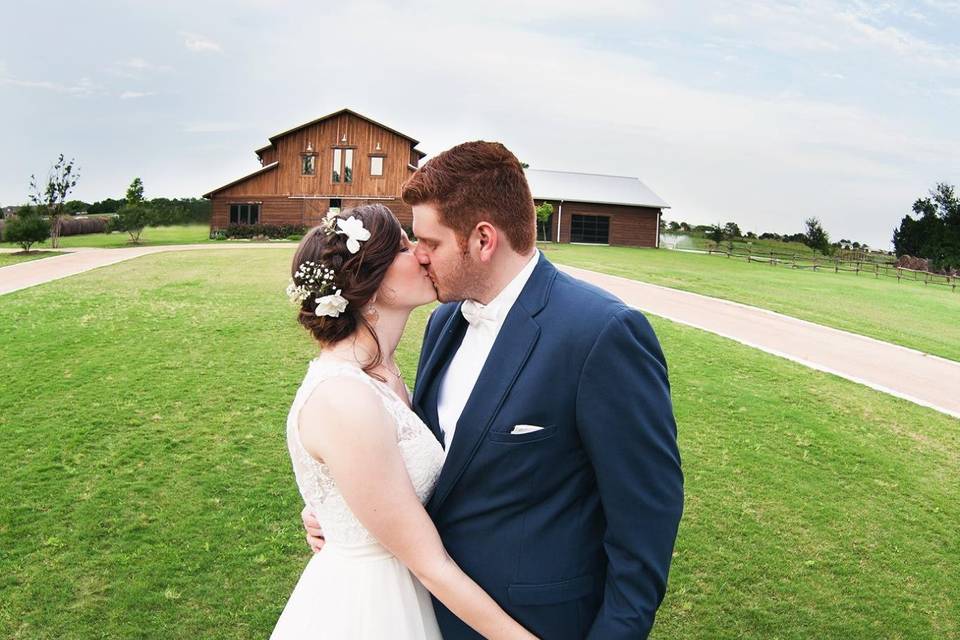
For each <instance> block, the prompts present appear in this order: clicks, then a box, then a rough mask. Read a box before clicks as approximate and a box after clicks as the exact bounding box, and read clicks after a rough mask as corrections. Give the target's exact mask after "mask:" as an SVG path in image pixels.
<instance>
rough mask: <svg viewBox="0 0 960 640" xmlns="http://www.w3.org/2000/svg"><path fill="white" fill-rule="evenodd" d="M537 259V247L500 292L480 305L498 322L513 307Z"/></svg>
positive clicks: (531, 273)
mask: <svg viewBox="0 0 960 640" xmlns="http://www.w3.org/2000/svg"><path fill="white" fill-rule="evenodd" d="M539 259H540V250H539V249H537V250H536V251H534V254H533V256H532V257H531V258H530V260H529V261H528V262H527V264H526V265H524V267H523V269H521V270H520V272H519V273H517V275H515V276H514V277H513V280H511V281H510V282H509V283H507V286H505V287H504V288H503V289H501V290H500V293H498V294H497V295H496V297H494V299H493V300H491V301H490V303H489V304H487V305H481V306H484V307H485V308H486V309H487V310H489V311H492V312H493V313H495V314H496V316H497V323H498V324H499V323H502V322H503V320H504V318H506V317H507V314H508V313H509V312H510V309H512V308H513V304H514V303H515V302H516V301H517V298H519V297H520V292H521V291H523V287H524V285H526V284H527V280H529V279H530V276H531V275H533V270H534V269H535V268H536V266H537V262H538V261H539ZM478 304H479V303H478Z"/></svg>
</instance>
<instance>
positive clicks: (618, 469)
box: [308, 142, 683, 640]
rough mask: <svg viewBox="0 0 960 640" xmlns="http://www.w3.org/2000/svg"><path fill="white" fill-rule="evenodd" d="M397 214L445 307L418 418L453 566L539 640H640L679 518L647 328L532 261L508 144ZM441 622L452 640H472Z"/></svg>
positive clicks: (414, 186)
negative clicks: (431, 446)
mask: <svg viewBox="0 0 960 640" xmlns="http://www.w3.org/2000/svg"><path fill="white" fill-rule="evenodd" d="M403 200H404V202H406V203H408V204H410V205H412V207H413V218H414V233H415V235H416V236H417V238H418V244H417V249H416V255H417V256H418V258H419V259H420V262H421V264H423V265H424V266H425V267H426V268H427V270H428V272H429V274H430V277H431V278H432V279H433V282H434V285H435V286H436V288H437V293H438V297H439V299H440V301H441V302H444V303H446V304H443V305H441V306H439V307H438V308H437V309H436V310H435V311H434V313H433V315H432V316H431V317H430V320H429V321H428V323H427V329H426V335H425V337H424V342H423V349H422V351H421V355H420V364H419V369H418V371H417V381H416V387H415V392H414V398H413V405H414V409H415V410H416V412H417V413H418V414H419V415H420V417H421V418H422V419H423V421H424V422H425V423H426V424H427V426H429V427H430V429H431V430H433V432H434V434H435V435H436V436H437V438H438V439H439V440H440V441H441V442H442V443H443V445H444V449H445V450H446V452H447V457H446V461H445V463H444V466H443V471H442V472H441V474H440V478H439V479H438V481H437V485H436V488H435V490H434V493H433V497H432V498H431V500H430V502H429V503H428V504H427V510H428V512H429V513H430V516H431V517H432V518H433V520H434V522H435V523H436V526H437V529H438V531H439V532H440V535H441V537H442V539H443V542H444V545H445V546H446V548H447V551H448V552H449V554H450V555H451V557H452V558H453V559H454V560H455V561H456V562H457V563H458V564H459V565H460V566H461V567H462V568H463V570H464V571H465V572H466V573H467V574H468V575H470V576H471V577H472V578H473V579H474V580H475V581H476V582H477V583H478V584H479V585H480V586H481V587H483V588H484V589H485V590H486V591H487V592H488V593H489V594H490V595H491V596H492V597H493V598H494V599H495V600H496V601H497V602H498V603H500V605H501V606H502V607H503V608H504V609H505V610H506V611H507V612H508V613H509V614H510V615H511V616H513V617H514V618H515V619H516V620H517V621H519V622H520V623H521V624H523V625H524V626H525V627H527V628H528V629H529V630H530V631H532V632H533V633H535V634H536V635H537V636H539V637H541V638H547V639H550V640H554V639H565V638H570V639H574V638H591V639H596V640H614V639H619V638H624V639H626V638H630V639H636V638H645V637H646V636H647V634H648V633H649V632H650V628H651V626H652V625H653V620H654V615H655V613H656V610H657V607H658V606H659V605H660V602H661V600H662V599H663V595H664V592H665V590H666V584H667V572H668V570H669V567H670V558H671V554H672V551H673V545H674V540H675V539H676V535H677V526H678V524H679V521H680V514H681V511H682V509H683V475H682V473H681V470H680V454H679V451H678V449H677V439H676V425H675V423H674V418H673V410H672V406H671V401H670V386H669V381H668V378H667V367H666V362H665V360H664V356H663V353H662V351H661V349H660V345H659V343H658V341H657V338H656V336H655V335H654V333H653V330H652V329H651V327H650V325H649V324H648V322H647V321H646V319H645V318H644V316H643V315H642V314H641V313H640V312H638V311H636V310H634V309H631V308H630V307H628V306H626V305H625V304H624V303H623V302H621V301H620V300H618V299H617V298H616V297H614V296H612V295H610V294H609V293H606V292H605V291H602V290H601V289H598V288H596V287H593V286H591V285H589V284H587V283H585V282H582V281H580V280H576V279H574V278H571V277H570V276H567V275H566V274H563V273H561V272H559V271H558V270H557V269H556V268H555V267H554V266H553V265H552V264H551V263H550V261H548V260H547V259H546V257H545V256H543V255H542V254H541V253H540V252H539V251H538V250H537V249H536V244H535V239H536V214H535V212H534V207H533V201H532V198H531V195H530V188H529V186H528V185H527V181H526V176H525V175H524V173H523V169H522V167H521V165H520V162H519V161H518V160H517V158H516V157H515V156H514V155H513V154H512V153H511V152H510V151H508V150H507V149H506V148H505V147H504V146H503V145H501V144H498V143H491V142H468V143H464V144H461V145H458V146H456V147H453V148H452V149H449V150H447V151H445V152H443V153H441V154H440V155H438V156H436V157H435V158H433V159H431V160H430V161H429V162H427V163H426V164H425V165H424V166H423V167H421V168H420V169H418V170H417V171H416V173H414V174H413V176H411V177H410V179H409V180H408V181H407V183H406V184H405V185H404V190H403ZM460 301H463V302H460ZM309 525H311V526H308V531H310V529H311V528H312V525H315V522H309ZM314 532H315V530H314ZM308 538H309V536H308ZM311 542H312V544H314V545H315V546H316V545H319V544H322V542H321V541H319V540H317V539H313V540H311ZM434 608H435V609H436V613H437V619H438V621H439V623H440V628H441V631H442V633H443V637H444V638H445V639H446V640H458V639H464V640H466V639H468V638H469V639H473V638H479V636H478V635H477V634H476V633H475V632H474V631H473V630H471V629H470V628H469V627H467V626H466V625H465V624H464V623H463V622H461V621H460V620H459V619H458V618H456V617H455V616H454V615H453V614H451V613H450V612H449V611H448V610H447V609H446V608H445V607H444V606H443V605H442V604H440V603H439V602H438V601H436V600H434Z"/></svg>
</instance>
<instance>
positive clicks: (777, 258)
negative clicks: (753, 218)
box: [707, 248, 958, 291]
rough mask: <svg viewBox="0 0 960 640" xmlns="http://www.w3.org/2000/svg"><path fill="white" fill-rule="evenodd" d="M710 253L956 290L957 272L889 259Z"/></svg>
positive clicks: (739, 252)
mask: <svg viewBox="0 0 960 640" xmlns="http://www.w3.org/2000/svg"><path fill="white" fill-rule="evenodd" d="M707 253H709V254H710V255H713V254H715V253H716V254H719V255H725V256H727V257H728V258H745V259H746V261H747V262H765V263H767V264H769V265H771V266H778V265H779V266H787V267H791V268H793V269H812V270H813V271H827V270H831V271H833V272H834V273H839V272H841V271H849V272H852V273H855V274H856V275H858V276H859V275H860V274H861V273H863V274H866V275H873V277H875V278H880V277H881V276H882V277H889V278H896V279H897V282H900V281H901V280H911V281H915V282H923V284H925V285H930V284H932V285H942V286H947V287H950V290H951V291H956V290H957V280H958V276H949V275H943V274H940V273H931V272H929V271H916V270H914V269H906V268H904V267H898V266H896V265H894V264H891V263H883V262H874V261H870V260H842V259H841V258H839V257H836V258H832V257H830V256H810V255H801V254H796V253H794V254H789V253H778V252H776V251H753V250H751V249H747V250H746V251H727V250H724V249H718V248H708V249H707Z"/></svg>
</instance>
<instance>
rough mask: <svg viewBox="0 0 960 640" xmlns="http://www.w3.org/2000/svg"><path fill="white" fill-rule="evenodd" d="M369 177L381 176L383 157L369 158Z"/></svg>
mask: <svg viewBox="0 0 960 640" xmlns="http://www.w3.org/2000/svg"><path fill="white" fill-rule="evenodd" d="M370 175H372V176H382V175H383V156H370Z"/></svg>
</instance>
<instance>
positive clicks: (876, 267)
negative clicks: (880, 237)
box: [873, 262, 880, 278]
mask: <svg viewBox="0 0 960 640" xmlns="http://www.w3.org/2000/svg"><path fill="white" fill-rule="evenodd" d="M873 277H874V278H879V277H880V265H879V264H878V263H876V262H874V263H873Z"/></svg>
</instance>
